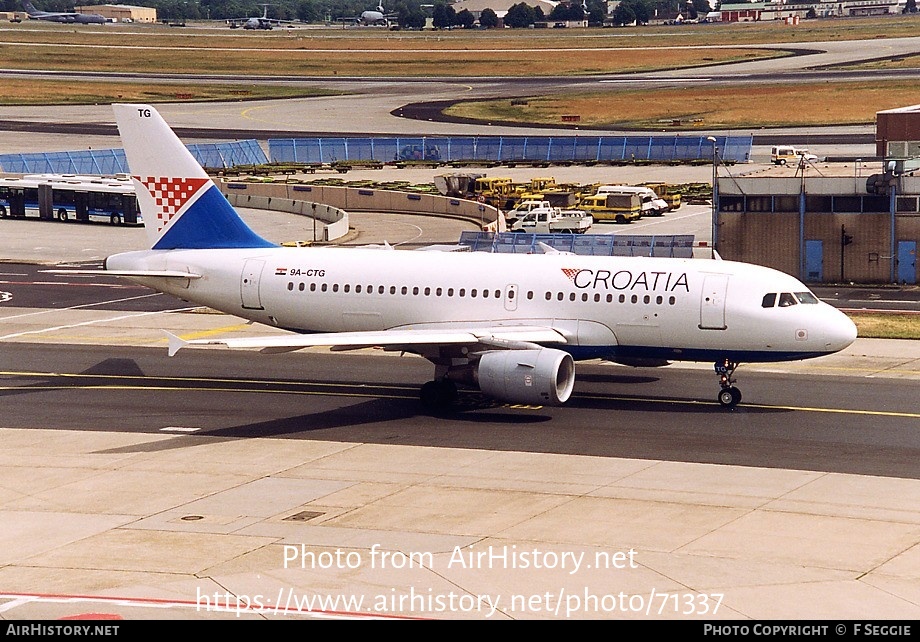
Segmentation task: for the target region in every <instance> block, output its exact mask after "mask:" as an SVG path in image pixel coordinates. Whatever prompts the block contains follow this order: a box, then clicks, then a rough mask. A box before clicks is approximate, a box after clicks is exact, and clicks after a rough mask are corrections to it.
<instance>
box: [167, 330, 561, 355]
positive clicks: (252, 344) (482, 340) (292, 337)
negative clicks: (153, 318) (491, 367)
mask: <svg viewBox="0 0 920 642" xmlns="http://www.w3.org/2000/svg"><path fill="white" fill-rule="evenodd" d="M166 336H167V337H168V338H169V356H173V355H174V354H176V352H178V351H179V350H180V349H182V348H184V347H185V346H208V345H222V346H226V347H228V348H231V349H245V348H250V349H252V348H259V349H260V352H263V353H268V354H270V353H278V352H291V351H293V350H300V349H301V348H310V347H318V346H328V347H330V348H332V349H333V350H358V349H361V348H374V347H380V348H384V349H385V350H390V351H398V350H405V351H406V352H415V351H417V350H419V349H420V348H424V347H433V346H445V345H458V346H459V345H468V346H479V347H481V348H486V349H487V348H505V349H515V348H523V347H528V348H532V347H534V345H535V344H542V343H566V342H567V341H566V338H565V336H564V335H563V334H562V333H561V332H559V331H558V330H555V329H553V328H550V327H542V326H501V327H493V328H462V327H456V328H443V329H441V328H438V329H427V328H426V329H422V330H411V329H409V330H381V331H367V332H322V333H316V334H284V335H273V336H267V337H252V338H238V339H233V338H229V339H192V340H188V341H187V340H185V339H182V338H180V337H177V336H176V335H174V334H171V333H169V332H166Z"/></svg>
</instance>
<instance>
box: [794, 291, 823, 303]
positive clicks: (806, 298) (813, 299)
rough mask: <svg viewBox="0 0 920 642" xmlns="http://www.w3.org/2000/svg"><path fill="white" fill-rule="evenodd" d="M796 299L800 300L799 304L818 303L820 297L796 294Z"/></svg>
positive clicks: (809, 293) (808, 293)
mask: <svg viewBox="0 0 920 642" xmlns="http://www.w3.org/2000/svg"><path fill="white" fill-rule="evenodd" d="M795 298H797V299H798V300H799V303H817V302H818V297H816V296H815V295H814V294H812V293H811V292H796V293H795Z"/></svg>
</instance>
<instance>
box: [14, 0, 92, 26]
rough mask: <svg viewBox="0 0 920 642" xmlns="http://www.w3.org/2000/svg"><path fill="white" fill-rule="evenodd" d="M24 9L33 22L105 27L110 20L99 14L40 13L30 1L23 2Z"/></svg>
mask: <svg viewBox="0 0 920 642" xmlns="http://www.w3.org/2000/svg"><path fill="white" fill-rule="evenodd" d="M22 7H23V8H24V9H25V10H26V13H27V14H29V18H31V19H33V20H47V21H49V22H66V23H69V24H81V25H104V24H105V23H106V22H108V20H107V19H106V18H105V16H100V15H99V14H98V13H78V12H60V11H39V10H38V9H36V8H35V5H33V4H32V3H31V2H29V0H23V3H22Z"/></svg>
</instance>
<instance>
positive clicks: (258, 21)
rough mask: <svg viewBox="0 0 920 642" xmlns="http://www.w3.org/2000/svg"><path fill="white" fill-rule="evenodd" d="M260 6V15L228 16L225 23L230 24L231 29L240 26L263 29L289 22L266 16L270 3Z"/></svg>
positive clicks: (270, 28) (288, 22)
mask: <svg viewBox="0 0 920 642" xmlns="http://www.w3.org/2000/svg"><path fill="white" fill-rule="evenodd" d="M259 6H260V7H262V15H261V16H254V17H252V18H229V19H228V20H227V24H229V25H230V28H231V29H238V28H240V27H242V28H243V29H265V30H268V31H270V30H272V29H274V28H275V27H277V26H278V25H282V24H290V21H289V20H278V19H277V18H269V17H268V8H269V7H271V6H272V5H270V4H260V5H259Z"/></svg>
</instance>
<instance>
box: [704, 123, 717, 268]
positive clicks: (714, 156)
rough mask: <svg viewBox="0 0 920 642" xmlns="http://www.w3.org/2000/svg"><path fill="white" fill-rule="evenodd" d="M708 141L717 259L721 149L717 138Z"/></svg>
mask: <svg viewBox="0 0 920 642" xmlns="http://www.w3.org/2000/svg"><path fill="white" fill-rule="evenodd" d="M706 140H708V141H709V142H710V143H712V240H711V245H712V257H713V258H715V257H716V242H717V240H718V234H719V221H718V212H719V204H718V200H719V170H718V168H719V156H718V154H719V148H718V147H716V138H715V136H707V137H706Z"/></svg>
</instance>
